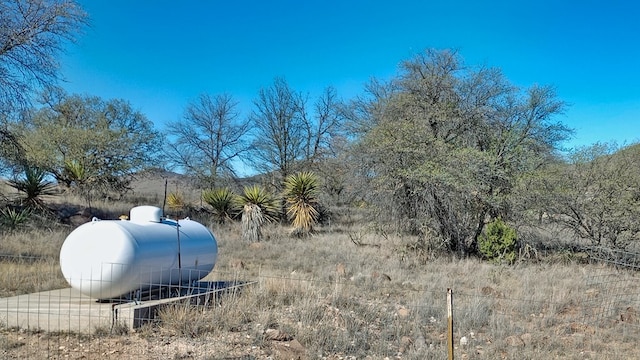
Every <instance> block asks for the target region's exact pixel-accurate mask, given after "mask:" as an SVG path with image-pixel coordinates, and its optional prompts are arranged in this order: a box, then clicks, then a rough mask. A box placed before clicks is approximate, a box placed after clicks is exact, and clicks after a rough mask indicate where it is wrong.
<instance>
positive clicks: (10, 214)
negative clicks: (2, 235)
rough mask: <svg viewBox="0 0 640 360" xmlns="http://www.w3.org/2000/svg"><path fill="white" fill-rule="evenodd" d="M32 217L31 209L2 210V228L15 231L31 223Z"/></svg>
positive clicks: (0, 221) (0, 224)
mask: <svg viewBox="0 0 640 360" xmlns="http://www.w3.org/2000/svg"><path fill="white" fill-rule="evenodd" d="M30 217H31V211H30V210H29V208H24V209H20V210H16V209H13V208H5V209H2V210H0V227H2V228H7V229H9V231H13V230H16V229H17V228H19V227H20V226H22V225H24V224H25V223H26V222H27V221H29V218H30Z"/></svg>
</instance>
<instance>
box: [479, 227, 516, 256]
mask: <svg viewBox="0 0 640 360" xmlns="http://www.w3.org/2000/svg"><path fill="white" fill-rule="evenodd" d="M517 238H518V237H517V234H516V230H515V229H514V228H512V227H510V226H509V225H507V224H506V223H505V222H504V221H502V219H500V218H497V219H495V220H493V221H492V222H490V223H489V224H487V226H486V228H485V230H484V232H483V233H482V234H481V235H480V236H479V237H478V247H479V250H480V253H481V254H482V256H484V257H485V258H486V259H488V260H489V261H492V262H495V263H502V262H506V263H508V264H512V263H513V262H514V261H515V260H516V256H517V253H516V242H517Z"/></svg>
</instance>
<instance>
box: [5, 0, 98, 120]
mask: <svg viewBox="0 0 640 360" xmlns="http://www.w3.org/2000/svg"><path fill="white" fill-rule="evenodd" d="M85 19H86V14H85V12H84V11H83V10H82V8H81V7H80V6H79V5H78V4H77V3H76V2H75V1H73V0H3V1H2V2H0V108H2V109H12V108H15V107H19V106H24V105H25V104H27V103H28V102H29V96H30V94H31V93H32V92H33V91H34V90H37V89H38V88H40V87H43V86H48V85H52V84H54V83H55V82H56V80H57V79H58V61H57V59H56V56H57V55H58V53H60V52H61V51H62V47H63V44H64V42H65V41H73V40H74V35H75V33H76V32H77V31H79V29H80V28H81V26H82V25H84V24H85Z"/></svg>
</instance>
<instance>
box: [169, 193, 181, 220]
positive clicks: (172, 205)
mask: <svg viewBox="0 0 640 360" xmlns="http://www.w3.org/2000/svg"><path fill="white" fill-rule="evenodd" d="M167 206H169V210H171V212H172V213H173V214H174V215H175V216H176V217H179V216H180V215H181V213H182V209H184V207H185V202H184V196H182V194H181V193H179V192H172V193H169V195H167Z"/></svg>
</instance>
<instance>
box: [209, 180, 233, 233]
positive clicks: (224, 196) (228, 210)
mask: <svg viewBox="0 0 640 360" xmlns="http://www.w3.org/2000/svg"><path fill="white" fill-rule="evenodd" d="M236 198H237V195H236V194H234V193H233V191H231V190H230V189H229V188H219V189H213V190H205V191H203V192H202V200H203V201H204V202H206V203H207V204H209V206H211V208H212V209H213V215H214V217H215V218H216V221H218V222H219V223H221V224H222V223H225V222H226V221H227V220H231V218H232V217H233V214H234V213H235V212H236V208H237V206H236V204H237V199H236Z"/></svg>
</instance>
